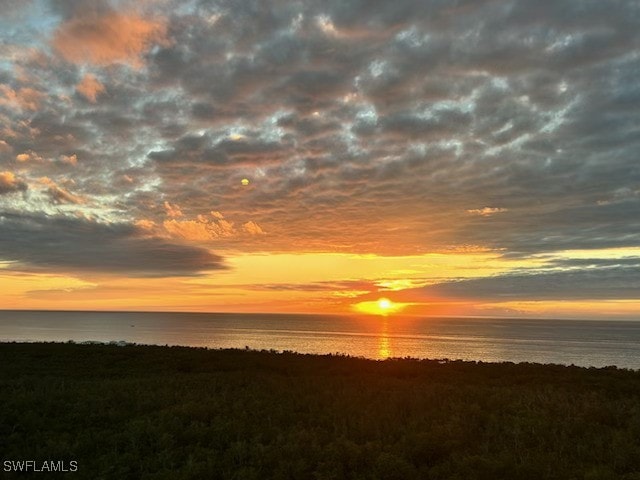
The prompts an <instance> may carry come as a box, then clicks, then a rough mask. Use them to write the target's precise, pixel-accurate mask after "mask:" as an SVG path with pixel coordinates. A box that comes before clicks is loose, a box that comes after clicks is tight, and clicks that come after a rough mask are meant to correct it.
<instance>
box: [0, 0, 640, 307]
mask: <svg viewBox="0 0 640 480" xmlns="http://www.w3.org/2000/svg"><path fill="white" fill-rule="evenodd" d="M4 5H5V6H6V7H8V8H10V10H7V11H11V12H12V13H11V16H12V17H15V16H16V15H20V18H21V19H23V21H21V22H19V25H18V24H17V23H16V22H13V23H11V22H10V21H9V20H2V22H5V23H2V25H3V28H0V32H2V33H0V42H2V45H3V50H2V53H0V56H1V57H0V133H1V135H0V172H1V173H0V212H5V213H4V214H2V215H4V216H3V217H2V218H3V219H4V220H3V222H4V226H3V228H2V233H1V234H0V235H2V237H1V238H2V239H1V241H2V246H3V250H2V251H1V255H2V258H1V259H2V260H11V261H17V262H21V264H24V265H30V266H37V265H39V266H41V267H42V268H45V267H46V268H58V267H62V266H64V267H65V268H67V267H68V268H78V269H88V268H91V269H94V270H101V269H105V270H109V271H126V270H131V271H134V272H143V273H145V272H146V273H145V274H167V275H168V274H170V272H171V271H173V269H175V271H176V272H178V273H180V274H189V273H194V272H200V271H202V270H210V269H213V270H215V269H216V268H218V267H219V266H220V265H221V263H220V262H221V260H220V258H219V257H217V256H216V255H213V254H211V253H209V250H214V251H223V252H224V251H233V252H238V251H240V252H256V251H271V252H286V251H306V252H312V251H313V252H351V253H375V254H381V255H401V254H402V255H407V254H420V253H429V252H455V251H458V250H469V249H478V250H492V251H495V252H498V253H499V254H501V255H503V256H505V257H511V258H528V257H529V258H531V257H535V256H538V255H542V254H547V255H554V254H555V253H557V252H558V251H563V250H572V249H583V250H593V251H597V250H599V249H606V248H614V247H616V248H618V247H625V248H633V247H640V216H639V215H638V212H639V211H640V162H639V161H638V160H639V159H638V151H639V150H638V147H639V146H640V135H639V134H638V133H639V132H638V127H637V126H638V125H639V124H640V87H639V86H638V85H639V84H638V81H637V72H638V68H640V56H638V54H637V52H638V51H639V49H640V33H639V32H640V31H639V30H638V28H637V26H638V24H639V23H640V9H639V8H638V4H637V2H635V1H633V0H626V1H625V0H623V1H619V2H599V1H595V0H594V1H592V0H587V1H583V2H557V1H551V0H548V1H547V0H544V1H535V2H534V1H529V0H508V1H504V2H493V1H488V0H473V1H472V0H462V1H458V2H454V3H451V2H441V1H436V0H432V1H424V0H399V1H394V2H387V1H377V0H376V1H361V0H346V1H344V0H340V1H337V0H336V1H328V2H312V1H308V0H304V1H301V2H295V3H288V2H284V3H283V2H277V1H269V0H267V1H265V0H242V1H241V2H239V3H238V2H235V1H234V2H231V1H227V0H218V1H211V2H173V1H170V0H163V1H153V2H133V1H125V0H123V1H117V2H116V1H113V2H108V1H95V0H92V1H89V2H79V1H71V0H67V1H65V0H51V2H37V3H34V4H33V7H32V8H30V9H25V8H23V7H21V6H20V5H18V3H16V2H8V3H7V2H5V4H4ZM7 18H10V17H7ZM14 23H16V24H14ZM36 33H37V34H36ZM244 178H247V179H249V180H250V183H249V185H243V184H242V183H241V180H242V179H244ZM43 179H47V180H43ZM212 212H217V214H218V215H213V214H212ZM83 218H84V220H83ZM88 218H90V219H92V220H86V219H88ZM48 231H50V232H51V233H50V234H49V236H47V235H45V232H48ZM24 236H26V238H27V241H23V238H25V237H24ZM47 238H49V240H47ZM112 244H113V245H117V246H118V248H112V247H110V245H112ZM102 250H104V251H106V252H110V253H108V254H105V255H99V254H98V252H99V251H102ZM161 257H162V258H165V259H164V260H162V259H161ZM110 265H111V266H110ZM181 265H182V266H181ZM567 268H568V267H567ZM603 268H604V267H603ZM583 270H584V269H583ZM583 270H580V271H579V272H574V271H573V270H569V271H568V272H566V273H549V272H547V273H544V274H540V272H537V273H535V275H533V276H529V275H528V274H527V275H522V276H520V274H514V276H510V277H505V278H499V279H496V278H492V279H486V280H482V281H481V280H478V281H477V283H473V284H470V283H465V284H464V285H459V284H457V283H456V284H451V285H448V286H446V287H445V286H443V287H442V288H443V289H445V288H446V289H448V290H447V291H448V292H450V293H452V294H453V293H455V292H454V290H455V291H458V290H460V289H463V288H464V289H467V288H471V287H473V288H475V289H476V290H477V292H492V294H494V295H496V296H500V295H503V294H505V295H506V294H507V293H508V291H507V290H509V288H512V289H516V290H517V289H519V290H520V291H522V292H525V291H527V292H529V291H531V292H533V291H535V290H537V291H538V292H547V289H546V287H545V285H549V284H555V283H554V282H556V280H558V279H559V278H560V277H557V275H563V277H562V278H566V279H567V281H569V280H570V279H569V277H567V276H572V277H571V281H572V282H575V284H576V285H582V286H584V288H585V291H591V290H590V287H588V285H593V286H597V285H600V284H601V283H602V284H603V285H604V284H607V285H609V284H611V285H618V286H619V287H623V286H625V285H627V286H629V285H636V283H637V282H636V281H635V280H633V279H631V278H630V277H629V276H628V275H630V273H629V271H628V270H626V269H620V268H618V269H613V268H605V269H603V270H602V273H603V275H604V277H603V278H602V280H599V279H598V278H597V276H595V275H594V274H593V272H591V271H587V270H584V271H583ZM615 275H619V282H618V283H616V281H614V280H611V281H609V279H610V276H611V278H613V276H615ZM616 278H618V277H616ZM558 281H560V280H558ZM500 282H503V283H500ZM634 282H635V283H634ZM506 285H512V287H509V288H507V286H506ZM503 286H504V288H505V289H506V290H504V291H503V290H502V288H503ZM516 286H517V287H516ZM602 288H603V290H602V291H603V292H604V291H606V292H608V293H607V295H609V296H612V295H613V296H615V297H616V298H619V297H620V295H621V294H614V293H613V288H612V289H609V288H608V287H607V286H606V285H604V286H603V287H602ZM443 291H444V290H443ZM509 291H510V290H509ZM558 291H562V289H560V290H558ZM621 291H624V292H625V295H630V294H631V293H630V291H629V290H628V289H626V288H622V290H621ZM552 293H553V292H551V291H548V295H547V296H549V295H552ZM487 294H488V293H487ZM567 294H568V293H567ZM479 295H480V293H479ZM541 295H542V294H541ZM594 295H595V294H594Z"/></svg>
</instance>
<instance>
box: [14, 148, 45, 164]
mask: <svg viewBox="0 0 640 480" xmlns="http://www.w3.org/2000/svg"><path fill="white" fill-rule="evenodd" d="M16 160H17V161H18V162H29V161H33V162H42V161H44V159H43V158H42V157H41V156H40V155H38V154H37V153H36V152H34V151H31V150H29V151H28V152H24V153H19V154H18V155H16Z"/></svg>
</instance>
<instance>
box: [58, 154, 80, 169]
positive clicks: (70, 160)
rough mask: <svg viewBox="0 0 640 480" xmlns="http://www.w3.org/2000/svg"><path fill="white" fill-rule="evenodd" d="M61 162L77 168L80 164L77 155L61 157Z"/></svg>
mask: <svg viewBox="0 0 640 480" xmlns="http://www.w3.org/2000/svg"><path fill="white" fill-rule="evenodd" d="M60 161H61V162H62V163H66V164H68V165H73V166H74V167H75V166H76V165H77V164H78V156H77V155H76V154H75V153H74V154H73V155H60Z"/></svg>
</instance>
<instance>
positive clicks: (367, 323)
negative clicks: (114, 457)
mask: <svg viewBox="0 0 640 480" xmlns="http://www.w3.org/2000/svg"><path fill="white" fill-rule="evenodd" d="M69 340H73V341H75V342H91V341H96V342H129V343H140V344H157V345H188V346H194V347H208V348H245V347H249V348H251V349H256V350H262V349H265V350H278V351H282V350H292V351H296V352H301V353H319V354H327V353H332V354H335V353H339V354H348V355H352V356H358V357H366V358H373V359H383V358H388V357H413V358H432V359H445V358H446V359H451V360H455V359H462V360H477V361H484V362H505V361H509V362H536V363H558V364H565V365H570V364H574V365H580V366H586V367H589V366H595V367H603V366H609V365H616V366H618V367H621V368H633V369H639V368H640V322H637V321H595V320H530V319H506V318H418V317H394V316H389V317H375V316H370V317H355V316H354V317H350V316H331V315H283V314H229V313H155V312H154V313H138V312H59V311H55V312H54V311H0V341H2V342H7V341H19V342H38V341H47V342H49V341H56V342H65V341H69Z"/></svg>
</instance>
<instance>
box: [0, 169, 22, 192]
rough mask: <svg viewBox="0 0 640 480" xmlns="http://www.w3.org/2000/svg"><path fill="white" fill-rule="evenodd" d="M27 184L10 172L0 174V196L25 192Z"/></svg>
mask: <svg viewBox="0 0 640 480" xmlns="http://www.w3.org/2000/svg"><path fill="white" fill-rule="evenodd" d="M27 188H28V186H27V184H26V182H24V181H23V180H21V179H19V178H18V177H16V176H15V175H14V174H13V173H12V172H0V195H6V194H8V193H13V192H26V191H27Z"/></svg>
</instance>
